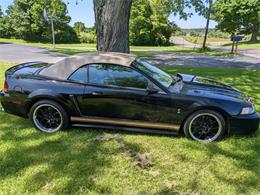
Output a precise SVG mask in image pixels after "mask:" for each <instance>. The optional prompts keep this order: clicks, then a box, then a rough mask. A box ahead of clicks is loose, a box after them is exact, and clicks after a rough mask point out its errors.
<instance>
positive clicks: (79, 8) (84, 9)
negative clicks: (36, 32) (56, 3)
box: [0, 0, 216, 28]
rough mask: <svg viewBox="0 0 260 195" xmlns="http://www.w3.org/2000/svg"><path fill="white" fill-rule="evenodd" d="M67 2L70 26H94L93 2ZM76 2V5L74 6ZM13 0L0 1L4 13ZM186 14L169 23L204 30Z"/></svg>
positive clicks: (200, 19)
mask: <svg viewBox="0 0 260 195" xmlns="http://www.w3.org/2000/svg"><path fill="white" fill-rule="evenodd" d="M66 1H67V2H68V12H69V15H70V16H71V22H70V24H71V25H73V24H74V23H75V22H78V21H81V22H84V23H85V26H86V27H92V26H94V22H95V18H94V11H93V0H66ZM76 1H77V2H78V4H77V5H76ZM12 3H13V0H0V5H1V7H2V10H3V11H5V10H6V9H7V7H8V6H9V5H11V4H12ZM187 11H188V12H191V13H193V16H192V17H190V18H188V20H187V21H185V20H181V19H179V16H173V15H171V16H170V17H169V20H170V21H174V22H175V23H176V24H177V25H178V26H179V27H180V28H204V27H205V25H206V19H205V18H203V17H202V16H199V15H197V14H196V13H195V11H194V9H188V10H187ZM215 26H216V23H215V22H214V21H210V28H214V27H215Z"/></svg>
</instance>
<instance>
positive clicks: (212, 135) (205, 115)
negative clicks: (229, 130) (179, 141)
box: [183, 110, 225, 142]
mask: <svg viewBox="0 0 260 195" xmlns="http://www.w3.org/2000/svg"><path fill="white" fill-rule="evenodd" d="M183 130H184V133H185V135H186V137H188V138H191V139H193V140H196V141H199V142H212V141H217V140H220V139H221V138H222V137H223V135H224V133H225V120H224V118H223V117H222V115H221V114H219V113H218V112H215V111H212V110H199V111H197V112H195V113H193V114H191V115H190V116H189V117H188V118H187V120H186V121H185V124H184V126H183Z"/></svg>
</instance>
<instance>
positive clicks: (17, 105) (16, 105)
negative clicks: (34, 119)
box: [0, 90, 28, 118]
mask: <svg viewBox="0 0 260 195" xmlns="http://www.w3.org/2000/svg"><path fill="white" fill-rule="evenodd" d="M0 103H1V105H2V108H1V111H4V112H7V113H9V114H13V115H17V116H21V117H25V118H26V117H28V116H27V114H28V103H26V102H25V101H22V100H19V99H16V98H13V97H10V95H9V94H8V93H5V92H4V91H2V90H0Z"/></svg>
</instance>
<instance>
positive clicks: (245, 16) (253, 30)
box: [214, 0, 260, 41]
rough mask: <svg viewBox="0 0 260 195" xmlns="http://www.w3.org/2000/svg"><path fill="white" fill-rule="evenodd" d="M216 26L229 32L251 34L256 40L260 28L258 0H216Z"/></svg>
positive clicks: (259, 4)
mask: <svg viewBox="0 0 260 195" xmlns="http://www.w3.org/2000/svg"><path fill="white" fill-rule="evenodd" d="M214 10H215V13H214V19H215V20H216V21H218V25H217V28H218V29H220V30H221V31H223V32H228V33H230V34H236V33H242V34H251V35H252V36H251V41H255V40H257V34H258V33H259V29H260V1H259V0H217V1H216V2H215V3H214Z"/></svg>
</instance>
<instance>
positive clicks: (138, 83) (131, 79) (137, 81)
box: [89, 64, 148, 89]
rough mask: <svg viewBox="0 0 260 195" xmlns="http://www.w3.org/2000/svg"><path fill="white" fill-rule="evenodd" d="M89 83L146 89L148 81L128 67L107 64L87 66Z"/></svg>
mask: <svg viewBox="0 0 260 195" xmlns="http://www.w3.org/2000/svg"><path fill="white" fill-rule="evenodd" d="M89 82H90V83H93V84H103V85H113V86H120V87H131V88H140V89H146V88H147V85H148V80H147V79H146V78H145V77H144V76H143V75H142V74H140V73H139V72H136V71H135V70H133V69H131V68H128V67H124V66H119V65H108V64H93V65H89Z"/></svg>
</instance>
